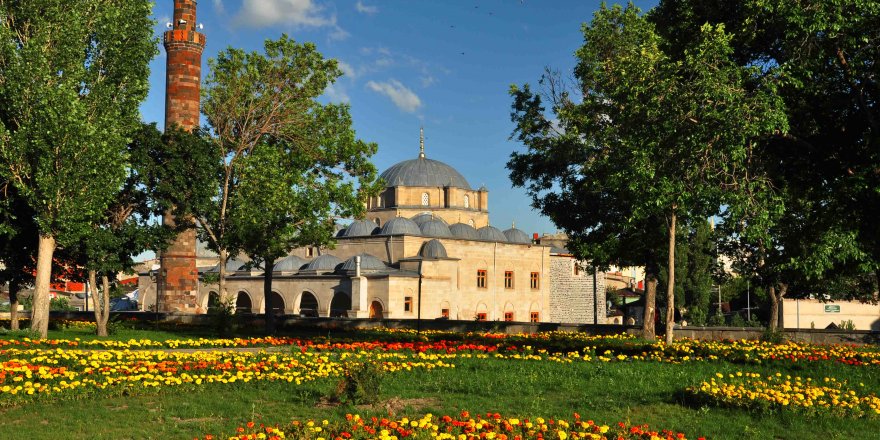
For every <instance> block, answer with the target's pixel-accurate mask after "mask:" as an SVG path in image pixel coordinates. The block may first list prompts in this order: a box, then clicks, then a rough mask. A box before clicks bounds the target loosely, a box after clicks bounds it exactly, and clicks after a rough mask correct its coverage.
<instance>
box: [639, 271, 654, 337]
mask: <svg viewBox="0 0 880 440" xmlns="http://www.w3.org/2000/svg"><path fill="white" fill-rule="evenodd" d="M653 267H654V266H653V265H652V264H650V263H648V264H646V265H645V315H644V320H643V321H642V337H643V338H645V339H647V340H649V341H653V340H654V339H655V338H656V337H657V332H656V330H655V325H656V324H655V322H654V316H655V314H656V312H655V310H656V305H657V273H656V271H655V270H654V269H653Z"/></svg>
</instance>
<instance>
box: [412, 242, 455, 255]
mask: <svg viewBox="0 0 880 440" xmlns="http://www.w3.org/2000/svg"><path fill="white" fill-rule="evenodd" d="M419 255H420V256H421V257H423V258H449V257H448V256H447V255H446V247H444V246H443V243H440V240H437V239H436V238H435V239H433V240H431V241H428V242H425V244H423V245H422V250H421V251H419Z"/></svg>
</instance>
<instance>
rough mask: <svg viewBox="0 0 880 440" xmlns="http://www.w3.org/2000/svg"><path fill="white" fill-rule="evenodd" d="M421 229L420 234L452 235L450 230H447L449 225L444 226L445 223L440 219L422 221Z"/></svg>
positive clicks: (434, 235) (431, 235)
mask: <svg viewBox="0 0 880 440" xmlns="http://www.w3.org/2000/svg"><path fill="white" fill-rule="evenodd" d="M421 229H422V235H425V236H428V237H449V238H451V237H452V231H450V230H449V226H446V223H444V222H442V221H440V220H431V221H428V222H424V223H422V225H421Z"/></svg>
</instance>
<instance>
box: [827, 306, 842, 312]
mask: <svg viewBox="0 0 880 440" xmlns="http://www.w3.org/2000/svg"><path fill="white" fill-rule="evenodd" d="M825 313H840V306H838V305H835V304H825Z"/></svg>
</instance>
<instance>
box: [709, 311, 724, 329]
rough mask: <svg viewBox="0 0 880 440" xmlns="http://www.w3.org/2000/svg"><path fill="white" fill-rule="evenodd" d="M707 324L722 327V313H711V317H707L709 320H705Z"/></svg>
mask: <svg viewBox="0 0 880 440" xmlns="http://www.w3.org/2000/svg"><path fill="white" fill-rule="evenodd" d="M707 324H708V325H709V326H712V327H723V326H724V325H725V322H724V315H722V314H720V313H716V314H714V315H712V317H711V318H709V322H707Z"/></svg>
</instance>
